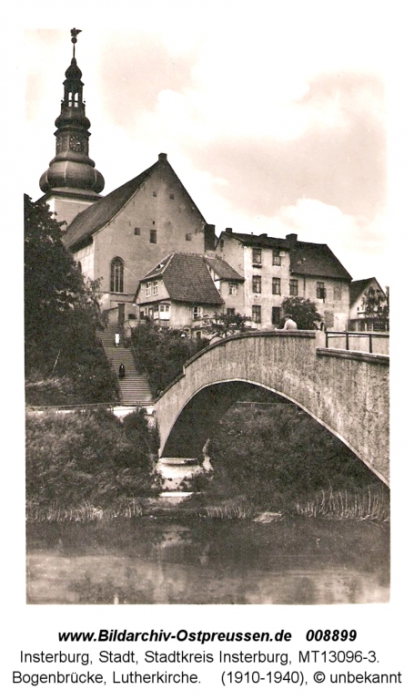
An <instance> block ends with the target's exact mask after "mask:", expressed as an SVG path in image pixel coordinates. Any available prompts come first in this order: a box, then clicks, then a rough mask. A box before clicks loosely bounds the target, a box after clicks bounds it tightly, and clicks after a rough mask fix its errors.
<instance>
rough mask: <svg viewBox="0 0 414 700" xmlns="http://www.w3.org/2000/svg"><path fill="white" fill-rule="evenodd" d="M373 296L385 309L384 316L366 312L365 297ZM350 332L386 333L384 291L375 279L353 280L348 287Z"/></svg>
mask: <svg viewBox="0 0 414 700" xmlns="http://www.w3.org/2000/svg"><path fill="white" fill-rule="evenodd" d="M370 294H373V295H375V297H376V298H377V299H378V301H379V303H380V304H381V305H382V306H384V304H385V305H386V307H387V311H386V312H385V314H381V313H379V312H377V313H373V311H372V310H371V311H369V310H367V306H366V297H367V295H370ZM349 330H350V331H360V332H364V331H365V332H366V331H388V330H389V323H388V300H387V297H386V294H385V292H384V290H383V289H382V287H381V285H380V284H379V282H378V281H377V279H376V278H375V277H368V278H367V279H363V280H355V281H353V282H351V285H350V311H349Z"/></svg>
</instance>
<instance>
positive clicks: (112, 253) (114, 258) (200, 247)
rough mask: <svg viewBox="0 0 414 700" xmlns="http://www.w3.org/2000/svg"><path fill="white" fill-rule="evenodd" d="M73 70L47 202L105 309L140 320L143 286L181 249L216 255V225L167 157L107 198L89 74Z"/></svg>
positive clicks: (46, 179) (46, 185)
mask: <svg viewBox="0 0 414 700" xmlns="http://www.w3.org/2000/svg"><path fill="white" fill-rule="evenodd" d="M78 33H79V30H77V29H72V30H71V34H72V43H73V56H72V60H71V64H70V66H69V68H68V69H67V71H66V74H65V77H66V79H65V81H64V83H63V85H64V94H63V100H62V102H61V111H60V115H59V116H58V118H57V119H56V122H55V125H56V127H57V131H56V132H55V137H56V154H55V157H54V158H53V160H52V161H51V162H50V164H49V168H48V170H47V171H46V172H45V173H44V174H43V175H42V177H41V179H40V188H41V189H42V191H43V192H44V195H43V197H42V198H41V199H42V201H45V202H47V203H48V204H49V206H50V210H51V212H52V213H55V214H56V217H57V220H58V221H64V222H65V233H64V236H63V242H64V244H65V245H66V246H67V247H68V248H69V250H70V251H71V252H72V253H73V255H74V258H75V260H76V261H77V262H78V264H79V267H80V269H81V270H82V272H83V274H84V275H85V276H86V277H89V278H90V279H91V280H97V279H99V280H100V292H101V294H102V305H103V308H104V309H106V310H109V309H113V310H116V309H117V313H118V321H119V322H120V323H122V322H123V321H124V319H125V318H128V317H129V318H133V317H134V316H135V314H136V309H135V307H134V306H133V305H132V304H133V300H134V295H135V292H136V289H137V283H138V281H139V280H140V279H141V278H143V277H144V275H145V274H146V273H147V272H148V271H149V270H150V269H151V268H153V267H155V265H156V264H157V263H158V262H159V261H160V260H161V259H163V258H165V257H166V256H167V255H169V254H170V253H173V252H177V251H179V252H183V253H197V254H203V253H205V252H206V251H208V250H210V251H211V250H214V248H215V244H216V237H215V233H214V226H212V225H209V224H207V223H206V220H205V219H204V217H203V215H202V214H201V212H200V210H199V209H198V207H197V206H196V204H195V203H194V201H193V200H192V198H191V197H190V195H189V194H188V192H187V190H186V189H185V187H184V186H183V184H182V183H181V181H180V179H179V178H178V176H177V175H176V173H175V172H174V170H173V168H172V167H171V165H170V163H169V162H168V158H167V154H165V153H160V154H159V156H158V160H157V161H156V162H155V163H154V164H153V165H151V166H150V167H149V168H148V169H147V170H145V171H144V172H142V173H140V174H139V175H137V177H135V178H133V179H132V180H130V181H129V182H127V183H125V184H124V185H121V187H118V188H117V189H116V190H114V191H113V192H111V193H109V194H108V195H106V196H104V197H102V196H101V195H100V192H102V190H103V188H104V178H103V176H102V175H101V173H100V172H99V171H98V170H97V169H95V163H94V161H93V160H91V158H90V157H89V137H90V132H89V128H90V121H89V119H88V118H87V117H86V114H85V102H84V100H83V82H82V80H81V78H82V72H81V70H80V69H79V67H78V65H77V61H76V56H75V47H76V42H77V34H78Z"/></svg>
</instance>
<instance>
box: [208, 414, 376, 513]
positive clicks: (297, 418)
mask: <svg viewBox="0 0 414 700" xmlns="http://www.w3.org/2000/svg"><path fill="white" fill-rule="evenodd" d="M209 454H210V457H211V460H212V463H213V465H214V478H213V485H214V482H216V484H215V487H214V488H215V490H216V491H218V492H220V490H222V491H223V492H224V493H225V494H226V495H228V496H231V495H237V494H246V495H248V496H249V498H251V499H252V500H253V501H257V502H260V504H261V505H263V506H269V507H270V506H271V505H272V504H273V505H280V501H281V499H282V500H283V499H286V498H290V497H291V496H294V497H296V496H297V495H299V494H307V493H312V492H313V491H315V490H318V489H323V488H330V487H331V488H334V489H335V488H338V489H341V488H359V487H360V486H363V485H367V484H372V483H377V479H376V477H375V476H374V475H373V474H371V472H370V471H369V470H368V468H367V467H366V466H365V465H364V464H363V463H362V462H361V461H360V460H359V459H358V458H357V457H355V455H354V454H353V453H352V452H351V451H350V450H349V449H348V448H347V447H346V446H345V445H344V444H343V443H342V442H341V441H340V440H338V439H337V438H336V437H335V436H334V435H332V434H331V433H329V432H328V431H327V430H326V429H325V428H323V427H322V426H321V425H319V423H317V422H316V421H314V420H313V419H312V418H311V417H310V416H308V415H307V414H306V413H304V412H303V411H301V410H300V409H298V408H297V407H296V406H292V405H288V404H272V405H269V406H265V407H263V406H257V407H254V406H253V408H251V407H246V406H242V405H236V406H235V407H233V408H232V409H230V411H228V413H227V414H226V415H225V416H224V418H223V419H222V420H221V421H220V424H219V427H218V430H217V431H216V434H215V435H214V437H213V439H212V440H211V443H210V447H209Z"/></svg>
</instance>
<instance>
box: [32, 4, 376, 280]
mask: <svg viewBox="0 0 414 700" xmlns="http://www.w3.org/2000/svg"><path fill="white" fill-rule="evenodd" d="M374 10H375V12H374ZM65 20H66V17H65ZM387 20H388V18H387V14H386V12H383V11H381V5H380V6H378V5H377V4H376V3H371V2H368V1H367V0H363V1H362V3H361V2H359V3H356V2H355V3H354V2H353V1H352V0H351V1H348V2H346V3H345V2H342V1H341V0H337V1H336V2H334V3H332V2H325V0H316V2H312V3H309V2H308V3H305V2H299V1H298V0H297V1H295V0H292V1H291V2H289V3H287V2H279V3H275V2H273V3H270V2H263V1H262V0H258V2H255V3H253V2H250V1H249V2H246V3H244V4H240V3H236V2H233V1H232V0H223V2H221V3H218V2H216V1H215V0H213V1H212V2H211V3H210V4H209V6H208V8H206V7H205V5H204V3H198V2H195V1H194V0H193V2H187V1H182V2H176V3H173V4H172V3H167V2H163V1H162V0H158V1H157V0H155V2H154V3H152V5H151V7H150V8H145V11H143V12H142V15H141V14H140V16H139V21H135V22H133V23H132V26H131V27H128V24H127V23H125V21H124V22H123V23H120V22H119V21H118V22H117V21H114V23H113V24H112V25H111V24H110V23H108V22H106V23H105V24H98V25H97V24H96V23H95V22H91V21H90V20H88V18H87V17H83V15H82V14H81V13H80V12H78V13H76V12H74V13H73V14H72V15H70V14H69V15H68V17H67V20H66V23H65V24H60V26H59V27H58V28H56V25H55V26H49V25H48V23H44V24H42V25H41V28H39V26H36V24H33V25H32V26H30V25H29V26H26V28H25V32H24V47H23V48H24V52H23V56H24V74H25V85H26V95H25V111H26V114H25V148H26V151H27V152H28V153H30V158H27V157H26V167H25V170H24V188H25V192H27V193H28V194H29V195H30V196H31V197H32V198H33V199H37V198H38V196H40V195H41V192H40V190H39V186H38V181H39V178H40V176H41V174H42V172H43V171H44V170H46V169H47V167H48V164H49V161H50V160H51V159H52V158H53V156H54V148H55V138H54V135H53V134H54V131H55V127H54V120H55V119H56V117H57V116H58V114H59V111H60V100H61V98H62V96H63V86H62V82H63V80H64V72H65V70H66V68H67V67H68V65H69V63H70V59H71V55H72V45H71V42H70V29H71V27H73V26H75V27H77V28H79V29H82V33H81V34H80V35H79V37H78V44H77V47H76V56H77V60H78V65H79V67H80V68H81V70H82V73H83V82H84V84H85V87H84V99H85V101H86V113H87V116H88V118H89V119H90V121H91V124H92V126H91V134H92V135H91V138H90V156H91V157H92V158H93V160H95V163H96V167H97V168H98V169H99V170H100V171H101V172H102V174H103V175H104V178H105V181H106V186H105V190H104V192H103V194H108V193H109V192H111V191H112V190H113V189H115V188H116V187H118V186H120V185H121V184H123V183H124V182H126V181H128V180H129V179H131V178H133V177H135V176H136V175H138V174H139V173H140V172H141V171H142V170H144V169H146V168H147V167H149V166H150V165H152V164H153V163H154V162H155V161H156V160H157V157H158V154H159V153H160V152H165V153H167V154H168V158H169V161H170V163H171V165H172V166H173V168H174V169H175V171H176V173H177V174H178V176H179V177H180V179H181V180H182V182H183V184H184V186H185V187H186V188H187V190H188V191H189V193H190V195H191V196H192V198H193V199H194V201H195V202H196V203H197V206H198V207H199V209H200V210H201V212H202V214H203V215H204V217H205V219H206V220H207V221H208V222H209V223H213V224H215V225H216V233H217V234H219V233H220V231H222V230H223V229H224V228H226V227H232V228H233V230H234V231H239V232H244V233H245V232H248V233H250V232H253V233H255V234H260V233H268V235H270V236H278V237H284V236H285V235H286V234H288V233H290V232H295V233H297V234H298V236H299V239H302V240H306V241H313V242H315V243H326V244H328V245H329V247H330V248H331V249H332V251H333V252H334V253H335V255H336V256H337V257H338V258H339V259H340V261H341V262H342V264H343V265H344V266H345V267H346V269H347V270H348V272H349V273H350V274H351V276H352V277H353V278H354V279H361V278H365V277H372V276H376V277H377V278H378V280H379V281H380V283H381V284H382V285H387V284H389V271H388V268H389V263H388V261H387V236H386V231H387V109H386V104H387V101H386V96H387V95H386V73H387V70H386V69H387V52H386V51H384V37H385V36H386V31H387ZM109 26H111V28H109Z"/></svg>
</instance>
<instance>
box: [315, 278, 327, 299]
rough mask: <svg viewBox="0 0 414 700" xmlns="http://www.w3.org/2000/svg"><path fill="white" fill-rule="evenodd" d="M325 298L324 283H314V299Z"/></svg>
mask: <svg viewBox="0 0 414 700" xmlns="http://www.w3.org/2000/svg"><path fill="white" fill-rule="evenodd" d="M325 297H326V289H325V282H317V283H316V298H317V299H325Z"/></svg>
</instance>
